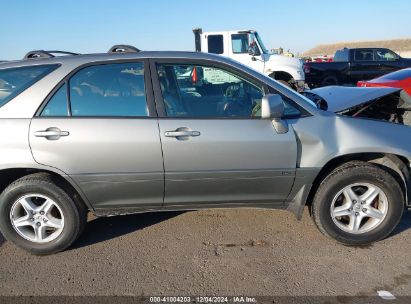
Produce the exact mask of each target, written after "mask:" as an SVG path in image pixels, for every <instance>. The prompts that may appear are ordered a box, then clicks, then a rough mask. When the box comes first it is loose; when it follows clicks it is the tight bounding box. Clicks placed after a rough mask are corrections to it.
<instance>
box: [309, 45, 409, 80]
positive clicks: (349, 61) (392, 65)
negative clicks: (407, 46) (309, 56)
mask: <svg viewBox="0 0 411 304" xmlns="http://www.w3.org/2000/svg"><path fill="white" fill-rule="evenodd" d="M406 67H411V59H408V58H402V57H400V56H399V55H398V54H396V53H394V52H393V51H391V50H389V49H383V48H355V49H348V48H344V49H342V50H339V51H337V52H336V53H335V55H334V59H333V62H311V63H305V65H304V72H305V80H306V82H307V84H308V85H309V86H310V87H311V88H313V87H318V86H327V85H340V84H341V85H343V84H349V85H356V84H357V82H358V81H360V80H368V79H372V78H375V77H378V76H381V75H384V74H387V73H390V72H393V71H396V70H399V69H403V68H406Z"/></svg>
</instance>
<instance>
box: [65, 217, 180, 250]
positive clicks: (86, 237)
mask: <svg viewBox="0 0 411 304" xmlns="http://www.w3.org/2000/svg"><path fill="white" fill-rule="evenodd" d="M182 213H184V212H183V211H181V212H177V211H169V212H165V211H163V212H149V213H139V214H130V215H121V216H113V217H99V218H94V219H92V220H91V221H89V222H88V223H87V225H86V228H85V229H84V232H83V234H82V235H81V237H80V238H79V239H78V240H77V241H76V242H75V243H74V245H73V246H71V248H70V249H77V248H81V247H86V246H90V245H93V244H96V243H100V242H104V241H107V240H110V239H114V238H116V237H119V236H122V235H125V234H128V233H132V232H134V231H137V230H140V229H144V228H147V227H150V226H152V225H155V224H158V223H160V222H163V221H166V220H169V219H171V218H173V217H176V216H178V215H180V214H182Z"/></svg>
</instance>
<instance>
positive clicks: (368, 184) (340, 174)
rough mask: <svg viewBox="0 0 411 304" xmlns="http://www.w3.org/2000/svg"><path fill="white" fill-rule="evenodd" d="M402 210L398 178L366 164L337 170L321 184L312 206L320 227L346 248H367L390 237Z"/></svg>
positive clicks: (361, 163)
mask: <svg viewBox="0 0 411 304" xmlns="http://www.w3.org/2000/svg"><path fill="white" fill-rule="evenodd" d="M403 210H404V201H403V194H402V190H401V187H400V186H399V184H398V182H397V181H396V180H395V178H394V177H393V176H392V175H390V174H389V173H388V172H386V171H385V170H383V169H381V168H380V167H378V166H376V165H374V164H370V163H365V162H355V163H351V164H350V163H348V164H345V165H343V166H341V167H339V168H337V169H336V170H334V171H333V172H332V173H331V174H330V175H328V176H327V177H326V178H325V179H324V181H323V182H322V183H321V185H320V187H319V189H318V191H317V193H316V195H315V198H314V202H313V204H312V214H313V218H314V221H315V223H316V225H317V226H318V228H319V229H320V230H321V231H322V232H323V233H324V234H326V235H328V236H331V237H332V238H334V239H336V240H337V241H339V242H341V243H344V244H347V245H366V244H370V243H373V242H375V241H378V240H381V239H383V238H385V237H387V236H388V235H389V234H390V233H391V232H392V231H393V230H394V228H395V227H396V226H397V224H398V223H399V221H400V220H401V216H402V213H403Z"/></svg>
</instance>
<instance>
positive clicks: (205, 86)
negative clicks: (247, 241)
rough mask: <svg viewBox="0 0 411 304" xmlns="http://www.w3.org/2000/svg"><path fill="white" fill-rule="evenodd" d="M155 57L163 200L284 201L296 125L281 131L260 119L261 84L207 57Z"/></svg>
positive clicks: (294, 153) (201, 204)
mask: <svg viewBox="0 0 411 304" xmlns="http://www.w3.org/2000/svg"><path fill="white" fill-rule="evenodd" d="M151 63H152V64H151V71H152V75H153V83H154V87H155V90H154V91H155V97H156V104H157V111H158V113H159V126H160V136H161V141H162V148H163V156H164V167H165V206H166V207H170V208H172V206H185V207H186V208H189V207H190V206H193V207H195V208H199V207H200V208H201V207H206V206H219V205H221V204H223V203H224V204H225V205H226V204H231V205H233V206H241V205H245V206H250V203H251V204H253V203H254V206H258V205H260V204H270V205H271V206H273V205H282V204H283V202H284V200H285V199H286V198H287V196H288V194H289V192H290V190H291V187H292V184H293V182H294V177H295V168H296V160H297V143H296V139H295V136H294V133H293V131H292V130H289V131H288V132H286V133H284V134H279V133H277V132H276V131H275V129H274V127H273V125H272V122H271V120H270V119H261V108H260V107H261V100H262V97H263V95H264V92H265V87H264V84H261V83H259V82H258V81H256V80H253V79H251V78H250V76H249V75H247V74H244V73H241V71H238V70H233V69H232V68H231V69H230V67H227V66H219V65H213V64H211V63H210V62H207V61H205V62H201V61H190V60H185V61H184V62H181V60H180V61H176V60H174V61H172V60H165V59H164V60H158V61H157V62H156V61H152V62H151ZM156 76H157V77H156Z"/></svg>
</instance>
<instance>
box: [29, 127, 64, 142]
mask: <svg viewBox="0 0 411 304" xmlns="http://www.w3.org/2000/svg"><path fill="white" fill-rule="evenodd" d="M69 135H70V133H69V132H68V131H61V130H60V129H59V128H55V127H52V128H47V129H46V130H42V131H35V132H34V136H36V137H45V138H46V139H49V140H57V139H59V138H60V137H62V136H69Z"/></svg>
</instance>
